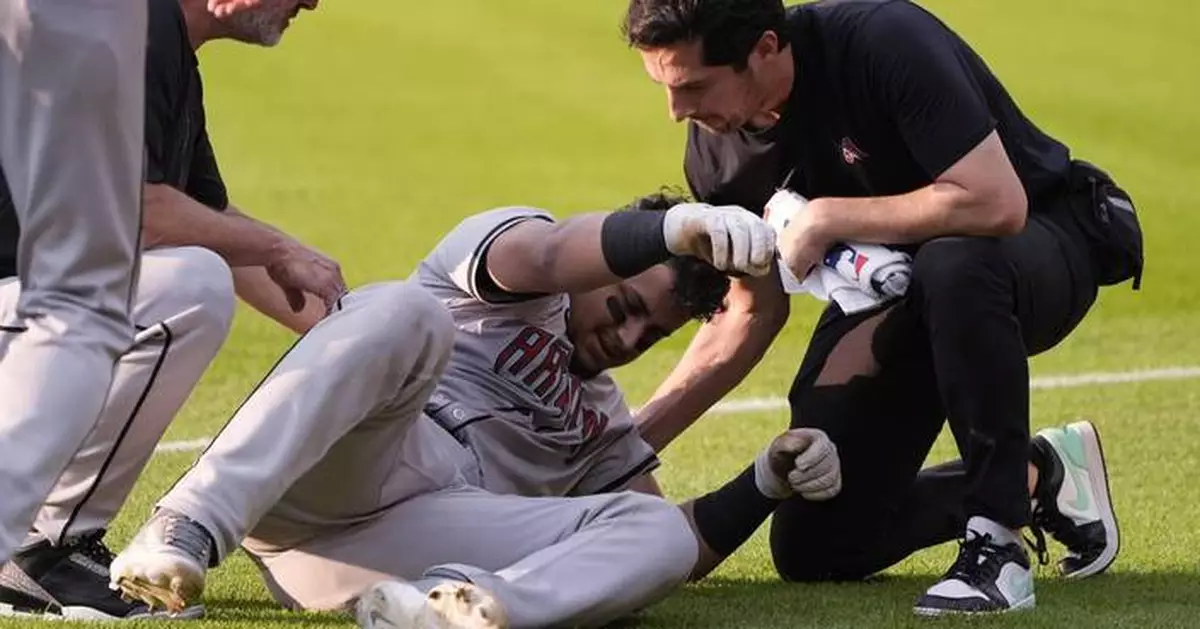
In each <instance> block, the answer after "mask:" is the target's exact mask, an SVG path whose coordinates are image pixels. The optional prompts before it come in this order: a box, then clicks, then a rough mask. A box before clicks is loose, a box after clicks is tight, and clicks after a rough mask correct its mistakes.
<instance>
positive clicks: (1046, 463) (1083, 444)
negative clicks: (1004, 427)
mask: <svg viewBox="0 0 1200 629" xmlns="http://www.w3.org/2000/svg"><path fill="white" fill-rule="evenodd" d="M1032 460H1033V464H1034V466H1035V467H1037V469H1038V482H1037V487H1035V488H1034V495H1033V519H1032V522H1031V526H1030V528H1031V529H1032V530H1033V533H1034V536H1035V538H1036V539H1037V543H1036V545H1035V548H1036V549H1037V550H1038V552H1039V554H1042V555H1044V554H1045V540H1044V538H1043V535H1042V531H1047V532H1049V533H1050V536H1051V537H1053V538H1054V539H1055V540H1057V541H1058V542H1059V543H1061V544H1062V545H1064V546H1066V547H1067V552H1068V554H1067V556H1066V557H1064V558H1063V559H1062V560H1060V561H1059V562H1058V571H1059V573H1060V574H1062V575H1063V576H1065V577H1069V578H1076V579H1078V578H1083V577H1088V576H1092V575H1094V574H1099V573H1101V572H1104V570H1106V569H1107V568H1108V567H1109V566H1110V565H1112V563H1113V562H1114V561H1116V559H1117V551H1118V549H1119V548H1120V535H1119V532H1118V530H1117V514H1116V512H1115V511H1114V510H1113V506H1112V497H1111V496H1110V495H1109V490H1108V470H1107V469H1106V467H1105V464H1104V451H1103V450H1102V449H1101V447H1100V437H1099V435H1098V434H1097V432H1096V427H1095V426H1093V425H1092V423H1091V422H1086V421H1084V422H1077V423H1074V424H1070V425H1067V426H1065V427H1063V428H1047V429H1045V430H1042V431H1039V432H1038V433H1037V435H1035V436H1034V438H1033V454H1032Z"/></svg>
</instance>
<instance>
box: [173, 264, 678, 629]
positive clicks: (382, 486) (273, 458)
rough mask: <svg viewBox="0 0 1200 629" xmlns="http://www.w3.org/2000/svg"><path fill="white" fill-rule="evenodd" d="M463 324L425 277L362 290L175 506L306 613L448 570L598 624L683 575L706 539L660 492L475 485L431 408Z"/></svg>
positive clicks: (320, 330) (525, 613) (266, 390)
mask: <svg viewBox="0 0 1200 629" xmlns="http://www.w3.org/2000/svg"><path fill="white" fill-rule="evenodd" d="M454 335H455V328H454V324H453V322H452V321H451V319H450V315H449V313H448V312H446V310H445V309H444V308H443V307H442V305H441V303H440V302H438V301H437V300H436V299H435V298H434V297H433V296H432V295H430V294H429V293H428V292H427V291H425V290H424V289H423V288H421V287H419V286H418V285H416V284H415V283H388V284H376V285H372V286H369V287H366V288H363V289H360V290H357V291H355V292H353V293H351V294H350V295H348V296H347V297H345V298H344V299H343V302H342V306H341V308H340V309H339V310H338V311H337V312H335V313H334V314H332V315H331V316H329V317H328V318H326V319H325V320H324V321H322V322H321V323H320V324H318V325H317V326H316V327H314V328H313V329H312V330H311V331H310V332H309V333H308V334H307V335H306V336H305V337H304V338H302V339H301V340H300V341H299V342H298V343H297V344H296V345H295V346H294V347H293V348H292V349H291V350H290V351H289V352H288V353H287V354H286V355H285V356H284V357H283V358H282V360H281V361H280V362H279V363H278V364H277V365H276V366H275V368H274V369H273V370H272V371H271V372H270V373H269V374H268V375H267V377H266V378H265V379H264V380H263V382H262V383H261V384H260V385H259V387H258V388H257V389H256V390H255V392H254V393H253V394H252V395H251V396H250V397H249V398H248V399H247V400H246V402H245V403H244V404H243V405H242V407H241V408H240V409H239V410H238V412H237V413H236V414H235V415H234V417H233V418H232V419H231V420H230V422H229V424H228V425H227V426H226V427H225V429H224V430H223V431H222V432H221V434H220V435H219V436H218V437H217V439H216V440H215V441H214V442H213V444H212V445H211V446H210V448H209V449H208V450H207V451H206V452H205V453H204V455H202V456H201V457H200V459H199V461H197V463H196V465H195V466H194V467H193V468H192V469H191V470H190V471H189V472H188V473H187V474H186V475H185V476H184V477H183V478H182V479H181V480H180V481H179V482H178V483H177V484H176V485H175V487H174V488H173V489H172V490H171V491H170V492H169V493H168V494H167V495H166V496H165V497H163V499H162V500H160V501H159V506H160V507H165V508H168V509H172V510H174V511H178V512H181V513H184V514H186V515H187V516H189V517H191V518H192V519H193V520H196V521H197V522H199V523H200V524H202V525H204V527H205V528H207V529H208V530H209V531H210V532H211V533H212V534H213V537H214V540H215V542H216V546H217V554H218V556H219V557H225V556H228V554H229V553H230V552H232V551H233V550H234V549H235V548H237V547H238V545H239V544H241V545H242V547H243V548H244V549H245V550H246V551H247V552H249V553H250V555H251V556H252V557H253V558H254V559H255V560H256V562H257V563H258V565H259V567H260V569H261V570H262V572H263V574H264V578H265V580H266V582H267V585H268V587H269V588H270V590H271V591H272V593H273V594H274V595H275V597H276V599H277V600H279V601H280V602H281V603H283V604H284V605H285V606H288V607H290V608H293V609H310V610H330V609H344V608H346V607H347V606H348V605H351V604H353V603H354V601H355V599H356V598H357V596H358V594H359V593H360V592H361V591H363V590H364V589H365V588H367V587H369V586H370V585H372V584H373V583H375V582H377V581H380V580H383V579H388V578H397V577H398V578H402V579H409V580H412V579H417V578H420V577H422V576H423V575H435V576H443V577H451V578H457V579H464V580H470V581H472V582H474V583H477V584H479V585H480V586H482V587H484V588H486V589H488V590H490V591H491V592H492V593H493V594H495V595H496V597H497V598H498V599H499V600H500V601H501V602H503V603H504V605H505V606H506V607H507V609H508V614H509V619H510V621H511V623H512V626H513V627H516V628H518V629H519V628H535V627H551V626H564V625H576V626H579V625H587V626H590V625H600V624H604V623H606V622H609V621H612V620H614V619H616V618H619V617H621V616H624V615H627V614H629V613H631V612H634V611H636V610H638V609H640V608H642V607H644V606H646V605H649V604H651V603H653V602H656V601H657V600H659V599H660V598H662V597H664V596H666V595H667V594H668V593H669V592H671V591H672V590H673V589H674V588H675V587H677V586H678V585H680V584H681V583H683V581H684V580H685V579H686V577H687V575H688V574H689V572H690V571H691V569H692V567H693V566H694V564H695V561H696V557H697V546H696V542H695V537H694V536H693V534H692V532H691V528H690V527H689V525H688V523H687V520H686V519H685V518H684V516H683V514H682V513H681V512H680V511H679V509H678V508H677V507H676V506H675V505H673V504H670V503H668V502H667V501H665V500H663V499H661V498H658V497H652V496H647V495H642V494H634V493H621V494H606V495H597V496H589V497H580V498H544V497H543V498H526V497H521V496H513V495H497V494H493V493H489V492H487V491H484V490H483V489H480V488H478V487H472V486H470V485H469V484H468V483H467V482H466V481H465V479H464V476H463V475H462V474H461V473H460V472H459V470H460V469H463V468H462V466H463V464H464V462H465V461H466V460H467V459H465V458H464V457H469V455H468V454H467V453H466V451H465V450H463V449H462V448H461V447H460V446H459V445H458V443H457V442H456V441H455V440H454V439H453V438H452V437H450V436H449V435H448V434H447V433H446V432H445V431H443V430H442V429H441V428H440V427H438V426H437V425H436V424H435V423H434V422H433V421H432V420H431V419H429V418H428V417H426V416H425V415H423V413H422V409H423V407H424V405H425V402H426V401H427V400H428V398H429V396H430V395H431V394H432V392H433V390H434V388H435V385H436V383H437V380H438V378H440V377H441V375H442V372H443V370H444V368H445V363H446V360H447V357H448V355H449V352H450V351H451V347H452V345H453V342H454Z"/></svg>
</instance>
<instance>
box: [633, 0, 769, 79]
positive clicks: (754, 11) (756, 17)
mask: <svg viewBox="0 0 1200 629" xmlns="http://www.w3.org/2000/svg"><path fill="white" fill-rule="evenodd" d="M786 27H787V17H786V12H785V10H784V6H783V2H782V0H630V2H629V8H628V9H627V10H626V12H625V20H624V22H623V23H622V25H621V32H622V34H623V35H624V36H625V40H626V41H627V42H628V43H629V45H630V46H633V47H636V48H643V49H649V48H664V47H666V46H671V45H673V44H678V43H681V42H691V41H699V42H700V45H701V49H702V51H703V59H704V63H705V65H710V66H733V69H734V70H737V71H738V72H741V71H742V70H745V69H746V60H747V58H749V56H750V51H751V50H753V49H754V45H755V44H757V43H758V40H759V39H761V38H762V36H763V33H766V32H767V31H773V32H774V33H775V35H776V36H777V37H778V38H779V46H780V48H783V47H784V46H786V45H787V44H788V35H787V28H786Z"/></svg>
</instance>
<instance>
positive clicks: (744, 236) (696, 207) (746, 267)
mask: <svg viewBox="0 0 1200 629" xmlns="http://www.w3.org/2000/svg"><path fill="white" fill-rule="evenodd" d="M663 236H664V237H665V238H666V242H667V250H669V251H670V252H671V253H673V254H675V255H690V256H695V257H697V258H700V259H702V260H704V261H706V262H708V263H709V264H711V265H713V266H714V267H716V268H717V269H718V270H720V271H724V272H726V273H746V274H749V275H766V274H767V273H768V272H770V270H771V261H772V258H773V257H774V255H775V230H774V229H773V228H772V227H771V226H770V225H768V224H767V222H766V221H764V220H763V219H761V218H759V217H758V216H756V215H755V214H753V213H752V212H750V211H748V210H746V209H744V208H741V207H738V206H736V205H722V206H712V205H708V204H707V203H681V204H679V205H676V206H674V207H672V208H671V209H669V210H667V214H666V217H665V218H664V220H663Z"/></svg>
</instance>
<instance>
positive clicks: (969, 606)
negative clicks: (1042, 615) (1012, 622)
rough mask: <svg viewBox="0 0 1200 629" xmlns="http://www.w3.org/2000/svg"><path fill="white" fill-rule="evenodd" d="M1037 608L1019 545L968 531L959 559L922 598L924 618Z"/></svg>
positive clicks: (1026, 558)
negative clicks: (998, 541) (997, 540)
mask: <svg viewBox="0 0 1200 629" xmlns="http://www.w3.org/2000/svg"><path fill="white" fill-rule="evenodd" d="M1033 606H1034V596H1033V571H1032V570H1031V569H1030V565H1029V556H1028V555H1026V554H1025V549H1024V548H1022V547H1021V544H1020V543H1011V544H997V543H996V542H995V541H994V540H993V538H992V536H991V535H990V534H986V533H985V534H982V535H981V534H979V533H977V532H975V531H973V530H970V529H968V530H967V535H966V539H965V540H963V541H961V542H959V548H958V559H957V560H956V561H955V562H954V565H953V566H951V567H950V570H949V571H947V572H946V575H945V576H944V577H942V580H941V581H938V582H937V583H936V584H935V585H934V586H933V587H931V588H929V589H928V590H927V591H926V592H925V594H924V595H922V596H921V598H919V599H917V603H916V605H915V606H914V607H913V611H914V612H916V613H917V614H918V615H921V616H941V615H944V614H994V613H1002V612H1009V611H1014V610H1018V609H1026V608H1030V607H1033Z"/></svg>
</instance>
